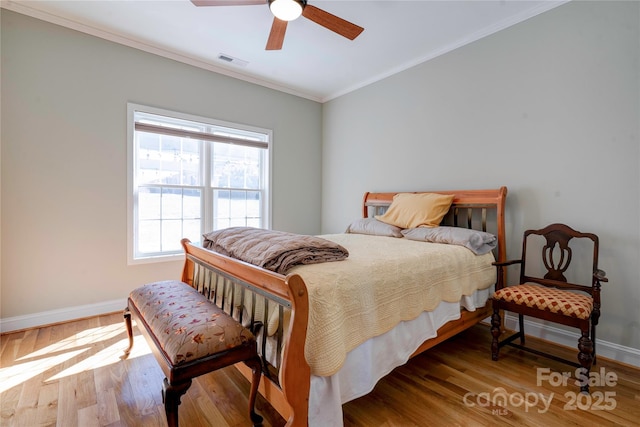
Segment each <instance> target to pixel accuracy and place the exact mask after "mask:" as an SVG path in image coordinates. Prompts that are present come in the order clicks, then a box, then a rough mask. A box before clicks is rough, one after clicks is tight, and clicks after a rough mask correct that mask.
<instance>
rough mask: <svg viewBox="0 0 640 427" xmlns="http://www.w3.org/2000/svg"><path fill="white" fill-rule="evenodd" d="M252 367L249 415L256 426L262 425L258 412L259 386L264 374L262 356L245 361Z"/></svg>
mask: <svg viewBox="0 0 640 427" xmlns="http://www.w3.org/2000/svg"><path fill="white" fill-rule="evenodd" d="M244 363H245V364H246V365H247V366H248V367H250V368H251V373H252V376H251V390H250V391H249V417H250V418H251V422H252V423H253V425H254V426H260V425H262V417H261V416H260V415H258V414H257V413H256V410H255V405H256V397H257V395H258V386H259V385H260V377H261V376H262V363H261V362H260V358H258V357H256V358H255V359H249V360H246V361H245V362H244Z"/></svg>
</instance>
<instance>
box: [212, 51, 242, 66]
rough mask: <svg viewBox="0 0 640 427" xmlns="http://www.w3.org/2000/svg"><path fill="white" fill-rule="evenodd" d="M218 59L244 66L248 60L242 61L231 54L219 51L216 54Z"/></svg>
mask: <svg viewBox="0 0 640 427" xmlns="http://www.w3.org/2000/svg"><path fill="white" fill-rule="evenodd" d="M218 59H219V60H221V61H224V62H228V63H229V64H233V65H237V66H238V67H246V66H247V64H248V62H247V61H243V60H242V59H238V58H234V57H233V56H231V55H227V54H226V53H221V54H219V55H218Z"/></svg>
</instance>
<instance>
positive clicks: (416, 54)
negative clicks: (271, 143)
mask: <svg viewBox="0 0 640 427" xmlns="http://www.w3.org/2000/svg"><path fill="white" fill-rule="evenodd" d="M565 2H566V0H558V1H552V0H532V1H529V0H499V1H484V0H471V1H462V0H446V1H431V0H429V1H425V0H420V1H419V0H413V1H371V0H360V1H345V0H333V1H327V0H310V1H309V3H310V4H313V5H314V6H316V7H319V8H321V9H323V10H325V11H327V12H330V13H332V14H334V15H337V16H339V17H341V18H343V19H346V20H348V21H351V22H353V23H355V24H357V25H360V26H361V27H364V28H365V30H364V32H363V33H362V34H361V35H360V36H359V37H358V38H356V39H355V40H353V41H350V40H348V39H346V38H344V37H341V36H339V35H337V34H335V33H333V32H331V31H329V30H327V29H325V28H324V27H321V26H319V25H317V24H315V23H314V22H312V21H310V20H308V19H306V18H304V17H301V18H299V19H297V20H295V21H292V22H290V23H289V25H288V27H287V32H286V37H285V40H284V45H283V48H282V50H280V51H266V50H265V49H264V48H265V44H266V41H267V37H268V35H269V31H270V28H271V23H272V21H273V16H272V15H271V12H270V11H269V8H268V6H267V4H266V1H265V4H264V5H253V6H217V7H196V6H194V5H193V4H192V3H191V2H190V0H163V1H162V0H126V1H122V0H120V1H116V0H84V1H80V0H75V1H58V0H44V1H26V0H16V1H14V0H2V7H3V8H5V9H9V10H13V11H16V12H19V13H23V14H25V15H29V16H33V17H36V18H39V19H43V20H46V21H49V22H52V23H55V24H59V25H63V26H66V27H69V28H72V29H75V30H78V31H82V32H85V33H88V34H92V35H95V36H98V37H102V38H105V39H108V40H111V41H115V42H118V43H122V44H124V45H127V46H132V47H135V48H138V49H142V50H145V51H148V52H152V53H155V54H159V55H162V56H166V57H169V58H172V59H176V60H178V61H182V62H185V63H188V64H192V65H196V66H199V67H202V68H205V69H208V70H212V71H215V72H219V73H222V74H226V75H230V76H233V77H237V78H240V79H243V80H247V81H250V82H254V83H257V84H260V85H263V86H267V87H270V88H274V89H277V90H281V91H284V92H287V93H291V94H295V95H298V96H302V97H305V98H308V99H312V100H315V101H319V102H324V101H327V100H330V99H333V98H335V97H337V96H340V95H343V94H345V93H348V92H350V91H352V90H355V89H357V88H360V87H363V86H365V85H367V84H370V83H373V82H375V81H377V80H380V79H382V78H384V77H387V76H390V75H392V74H395V73H397V72H399V71H402V70H404V69H407V68H409V67H411V66H414V65H417V64H419V63H422V62H424V61H427V60H429V59H432V58H435V57H437V56H438V55H441V54H443V53H446V52H449V51H451V50H453V49H455V48H458V47H460V46H463V45H465V44H467V43H471V42H473V41H475V40H478V39H480V38H482V37H484V36H487V35H490V34H492V33H495V32H496V31H500V30H502V29H504V28H507V27H509V26H511V25H514V24H517V23H518V22H522V21H524V20H526V19H528V18H531V17H533V16H535V15H537V14H539V13H542V12H545V11H547V10H549V9H552V8H554V7H556V6H559V5H560V4H563V3H565ZM220 54H224V55H227V56H231V57H233V58H237V59H239V60H241V61H245V62H246V64H245V65H234V63H228V62H225V61H222V60H221V59H219V58H218V57H219V55H220ZM240 64H242V62H240Z"/></svg>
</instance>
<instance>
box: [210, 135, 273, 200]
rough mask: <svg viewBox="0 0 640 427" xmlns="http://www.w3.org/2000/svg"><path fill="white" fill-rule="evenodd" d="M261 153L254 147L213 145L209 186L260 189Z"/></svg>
mask: <svg viewBox="0 0 640 427" xmlns="http://www.w3.org/2000/svg"><path fill="white" fill-rule="evenodd" d="M263 151H264V150H263V149H261V148H255V147H244V146H238V145H231V144H223V143H213V148H212V158H213V160H212V164H213V168H212V176H211V185H212V186H213V187H223V188H251V189H260V185H261V179H260V178H261V176H262V174H261V170H262V152H263Z"/></svg>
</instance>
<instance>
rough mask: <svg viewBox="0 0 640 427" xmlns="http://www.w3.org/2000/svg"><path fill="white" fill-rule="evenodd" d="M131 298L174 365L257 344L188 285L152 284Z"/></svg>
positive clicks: (132, 294) (216, 307)
mask: <svg viewBox="0 0 640 427" xmlns="http://www.w3.org/2000/svg"><path fill="white" fill-rule="evenodd" d="M129 299H130V300H131V301H132V302H133V304H135V306H136V308H137V309H138V311H139V312H140V313H141V315H142V317H143V318H144V320H145V321H146V322H147V324H148V325H149V327H150V329H151V330H152V331H153V333H154V335H155V337H156V339H157V340H158V342H159V344H160V347H161V349H162V351H164V353H165V354H166V355H167V358H168V360H169V361H170V362H171V364H172V365H174V366H175V365H179V364H182V363H185V362H189V361H192V360H196V359H200V358H202V357H206V356H210V355H214V354H217V353H220V352H222V351H225V350H228V349H232V348H235V347H239V346H242V345H250V344H251V343H253V342H255V337H254V336H253V334H252V333H251V331H249V330H248V329H246V328H244V327H243V326H242V325H241V324H240V323H238V322H237V321H235V320H234V319H233V318H231V317H230V316H229V315H228V314H227V313H225V312H224V311H223V310H221V309H220V308H219V307H218V306H216V305H215V304H213V303H211V302H209V301H208V300H207V298H206V297H204V296H203V295H201V294H200V293H198V291H196V290H195V289H193V288H192V287H191V286H189V285H188V284H186V283H184V282H180V281H175V280H167V281H161V282H154V283H148V284H146V285H143V286H141V287H139V288H137V289H135V290H133V291H132V292H131V294H130V295H129Z"/></svg>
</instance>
